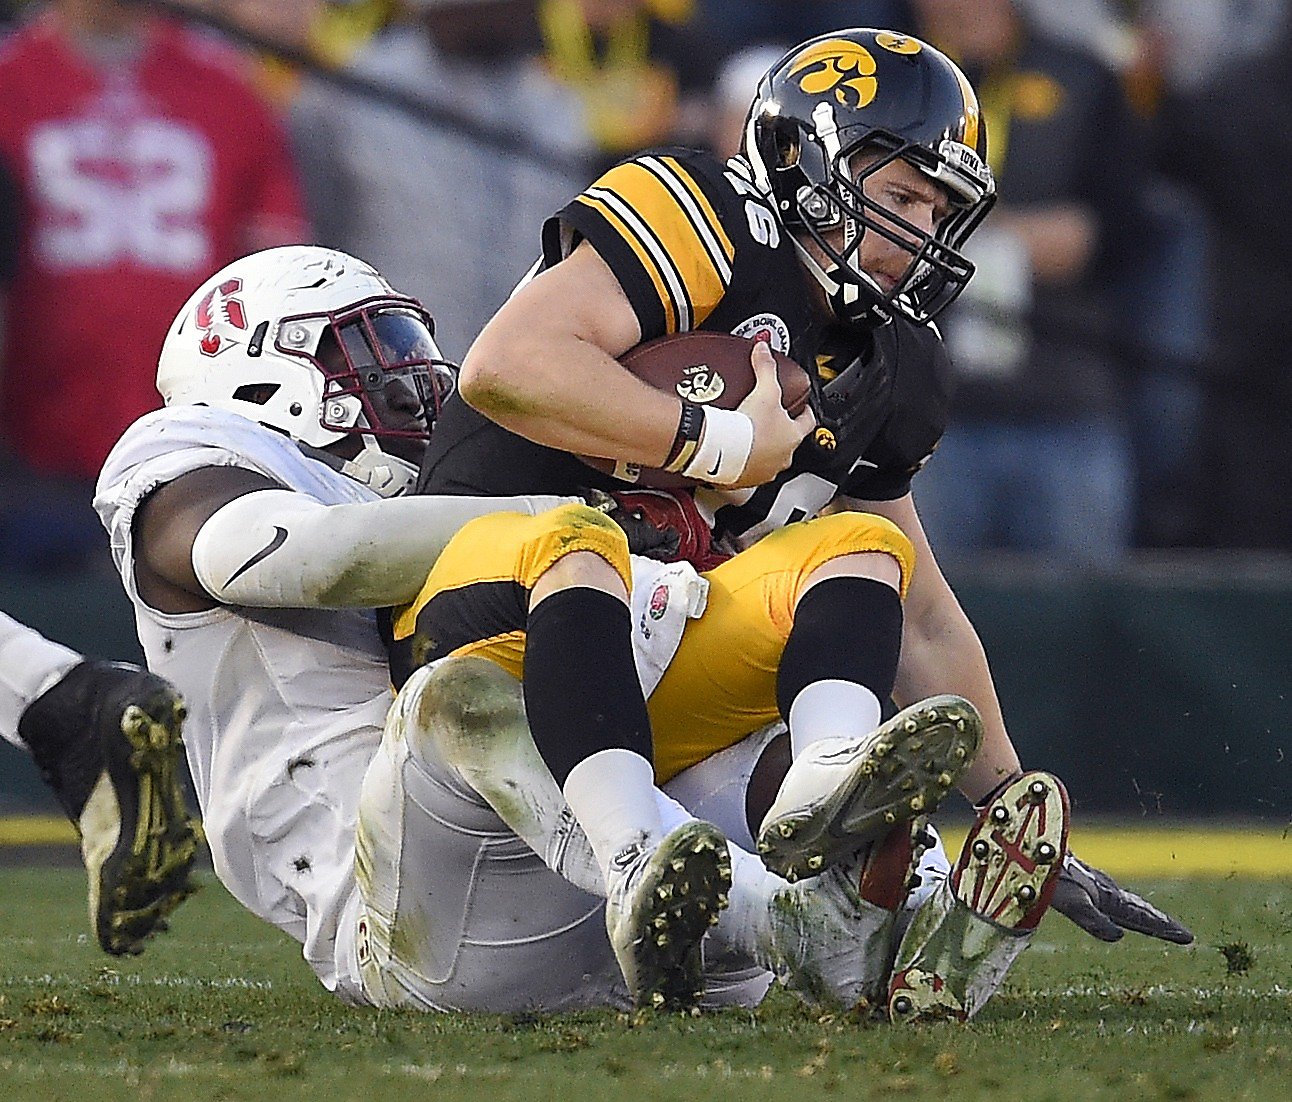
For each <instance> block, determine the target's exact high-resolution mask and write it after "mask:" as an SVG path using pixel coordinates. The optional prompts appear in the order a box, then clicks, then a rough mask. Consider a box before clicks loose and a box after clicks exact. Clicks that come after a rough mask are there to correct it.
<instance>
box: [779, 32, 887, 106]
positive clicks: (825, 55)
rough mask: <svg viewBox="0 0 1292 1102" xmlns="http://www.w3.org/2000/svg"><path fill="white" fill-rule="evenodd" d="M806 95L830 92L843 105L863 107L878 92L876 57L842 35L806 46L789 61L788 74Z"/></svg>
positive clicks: (819, 94)
mask: <svg viewBox="0 0 1292 1102" xmlns="http://www.w3.org/2000/svg"><path fill="white" fill-rule="evenodd" d="M800 73H802V74H803V75H802V76H800V77H799V87H800V88H802V89H803V91H804V92H806V93H807V94H808V95H809V96H821V95H825V94H826V93H827V92H833V93H834V98H835V99H836V100H837V101H838V102H839V103H841V104H843V105H844V106H845V107H865V106H866V105H867V104H869V103H870V101H871V100H873V99H874V98H875V93H876V92H877V91H879V82H878V81H877V80H875V59H874V57H873V56H872V55H871V53H870V51H869V50H867V49H866V47H865V46H859V45H857V43H855V42H849V41H848V40H847V39H845V38H829V39H827V40H826V41H824V42H818V43H817V44H816V45H814V46H809V47H808V48H807V49H806V50H804V51H803V52H802V53H801V54H799V56H798V57H796V58H795V59H794V60H793V62H791V64H790V71H789V75H790V76H797V75H798V74H800Z"/></svg>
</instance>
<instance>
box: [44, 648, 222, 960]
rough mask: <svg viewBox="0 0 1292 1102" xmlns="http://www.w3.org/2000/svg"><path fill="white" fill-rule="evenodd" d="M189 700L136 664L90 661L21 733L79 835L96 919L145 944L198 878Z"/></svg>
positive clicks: (103, 935) (116, 945)
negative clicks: (188, 778) (189, 792)
mask: <svg viewBox="0 0 1292 1102" xmlns="http://www.w3.org/2000/svg"><path fill="white" fill-rule="evenodd" d="M184 715H185V712H184V703H183V701H182V700H181V699H180V697H179V695H178V694H177V693H176V692H175V690H174V689H172V688H171V687H170V685H169V684H167V682H165V681H163V680H162V679H161V678H160V677H157V676H156V675H154V674H151V673H149V672H148V671H147V670H141V669H139V668H138V667H136V666H130V665H126V664H124V663H115V662H83V663H81V664H80V665H79V666H75V667H73V668H72V669H71V670H70V671H69V672H68V674H67V675H66V676H65V677H64V678H63V679H62V680H61V681H59V682H58V683H57V684H56V685H54V686H53V688H51V689H49V690H48V691H47V692H45V693H44V694H43V695H41V696H40V697H39V698H37V699H36V700H35V701H33V702H32V703H31V705H29V706H28V708H27V709H26V711H24V712H23V715H22V719H21V720H20V721H19V724H18V733H19V735H20V736H21V737H22V739H23V741H24V742H26V743H27V745H28V746H29V747H30V748H31V752H32V758H33V759H34V760H35V762H36V765H37V767H38V768H39V770H40V773H41V776H42V777H43V778H44V779H45V781H46V783H47V784H49V786H50V787H51V788H52V789H53V790H54V794H55V795H56V796H57V797H58V800H59V803H60V804H62V806H63V809H64V811H66V813H67V816H68V818H69V819H71V821H72V825H73V826H74V827H75V828H76V832H77V835H78V836H79V838H80V840H81V857H82V859H83V860H84V862H85V871H86V873H87V874H88V876H89V911H90V924H91V926H92V927H93V929H94V934H95V936H96V937H97V938H98V941H99V944H100V945H101V946H102V947H103V948H104V950H105V951H106V952H109V953H113V954H117V955H120V954H125V953H139V952H142V950H143V944H144V941H145V940H146V939H147V938H148V937H149V936H150V935H152V934H154V933H157V932H158V931H160V930H164V929H166V920H167V916H168V915H170V913H171V912H172V911H174V910H175V908H176V907H178V906H179V905H180V904H181V903H182V902H183V901H184V900H185V899H186V898H187V897H188V896H189V895H191V894H192V893H193V891H195V890H196V888H195V885H194V884H193V882H192V881H191V880H190V878H189V873H190V871H191V870H192V867H193V862H194V860H195V859H196V857H197V847H198V839H199V837H200V832H201V827H200V825H199V824H198V822H197V820H196V819H194V818H192V817H190V815H189V813H188V809H187V807H186V805H185V801H184V792H183V787H182V784H181V780H180V776H181V750H182V747H183V743H182V741H181V731H182V727H183V723H184Z"/></svg>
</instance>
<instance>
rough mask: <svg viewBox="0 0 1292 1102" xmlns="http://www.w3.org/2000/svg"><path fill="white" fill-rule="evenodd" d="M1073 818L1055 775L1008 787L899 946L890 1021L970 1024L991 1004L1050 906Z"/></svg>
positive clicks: (982, 815)
mask: <svg viewBox="0 0 1292 1102" xmlns="http://www.w3.org/2000/svg"><path fill="white" fill-rule="evenodd" d="M1068 820H1069V809H1068V795H1067V792H1065V791H1064V788H1063V785H1062V783H1061V782H1060V781H1059V780H1058V778H1057V777H1054V776H1051V775H1050V774H1049V773H1025V774H1023V775H1022V776H1021V777H1019V778H1017V779H1015V780H1012V781H1010V782H1009V783H1008V784H1006V785H1005V787H1004V788H1003V789H1001V791H1000V792H998V793H997V794H996V795H995V796H993V797H992V798H991V799H990V800H989V801H988V802H987V804H986V805H985V806H984V807H983V808H982V809H981V810H980V811H979V813H978V817H977V819H976V820H975V822H974V824H973V826H972V827H971V828H970V830H969V834H968V837H967V838H966V839H965V844H964V848H963V849H962V850H961V851H960V857H959V859H958V860H957V861H956V863H955V866H954V867H953V868H952V870H951V875H950V876H949V877H948V878H947V880H945V881H944V882H943V883H942V884H941V885H939V887H938V888H937V889H936V890H935V891H934V893H933V894H932V895H931V896H930V897H929V898H928V899H927V900H926V901H925V902H924V904H923V905H922V906H921V907H920V908H919V910H917V911H916V913H915V916H914V918H913V919H912V920H911V925H910V927H909V928H908V929H907V931H906V934H905V936H903V938H902V942H901V945H900V946H899V947H898V950H897V960H896V963H895V965H894V968H893V975H892V978H891V979H890V981H889V986H888V1014H889V1017H890V1018H891V1019H892V1020H893V1021H895V1022H898V1021H902V1022H914V1021H925V1020H930V1019H953V1020H957V1021H965V1020H967V1019H968V1018H971V1017H973V1015H974V1014H976V1013H977V1012H978V1011H979V1010H980V1009H981V1008H982V1007H983V1005H984V1004H985V1003H986V1002H987V1000H988V999H989V998H991V996H992V995H993V994H994V993H995V992H996V990H997V988H999V987H1000V985H1001V982H1002V981H1003V980H1004V978H1005V973H1006V972H1007V971H1008V970H1009V967H1010V965H1012V964H1013V963H1014V961H1015V960H1016V959H1018V956H1019V954H1020V953H1022V951H1023V950H1024V949H1025V948H1026V947H1027V943H1028V941H1029V940H1030V936H1031V934H1032V931H1034V930H1035V929H1036V924H1037V923H1038V922H1040V921H1041V916H1042V915H1043V914H1045V911H1046V909H1047V908H1048V907H1049V905H1050V898H1051V897H1052V896H1053V894H1054V888H1055V885H1056V883H1057V882H1058V877H1059V872H1060V870H1061V869H1062V867H1063V855H1064V853H1066V852H1067V845H1068Z"/></svg>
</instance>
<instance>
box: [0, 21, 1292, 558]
mask: <svg viewBox="0 0 1292 1102" xmlns="http://www.w3.org/2000/svg"><path fill="white" fill-rule="evenodd" d="M1287 9H1288V0H349V2H346V0H184V2H178V0H176V2H171V0H166V2H158V3H145V2H139V3H122V2H119V0H49V2H46V3H36V2H28V3H23V2H13V0H10V2H8V3H4V2H0V39H2V41H0V567H2V568H4V569H14V568H17V569H25V570H32V571H46V572H47V571H57V570H61V569H65V568H66V569H73V570H84V569H87V567H88V568H89V569H94V568H95V567H94V564H106V562H107V556H106V555H104V554H103V545H104V537H103V535H102V533H101V531H100V529H99V527H98V524H97V521H96V520H95V518H94V517H93V514H92V513H91V511H90V508H89V498H90V491H91V487H92V485H93V480H94V477H95V475H96V473H97V470H98V467H99V464H100V462H101V460H102V458H103V457H104V455H105V454H106V453H107V450H108V448H109V447H110V445H111V443H112V442H113V441H114V440H115V438H116V436H117V435H118V434H119V433H120V432H121V430H122V429H123V428H124V427H125V426H126V425H127V424H128V423H129V422H130V421H131V420H133V419H134V418H135V417H136V416H138V415H139V414H140V413H142V412H144V411H145V410H147V409H149V408H152V407H153V406H155V405H156V404H158V398H157V395H156V393H155V391H154V390H153V386H152V380H153V370H154V365H155V357H156V352H157V349H158V348H159V346H160V344H161V340H162V337H163V334H164V331H165V327H166V325H167V324H168V322H169V321H170V319H171V318H172V317H173V315H174V314H175V312H176V311H177V309H178V307H179V306H180V304H181V303H182V302H183V300H184V299H185V298H186V297H187V295H188V293H189V291H190V290H191V289H192V288H193V287H195V286H196V285H197V284H198V283H199V282H200V281H201V279H203V278H204V277H205V276H206V275H207V274H208V273H209V272H210V271H211V270H212V269H214V268H215V267H217V266H219V265H221V264H223V263H225V262H227V261H228V260H231V259H233V258H234V257H235V256H238V255H241V254H242V253H244V252H247V251H250V250H253V249H256V248H260V247H263V246H266V245H270V244H275V243H286V242H290V241H304V240H309V241H317V242H319V243H322V244H325V245H330V246H335V247H338V248H341V249H345V250H347V251H350V252H353V253H355V254H357V255H359V256H361V257H363V258H365V259H367V260H368V261H370V262H372V263H373V264H375V265H376V266H377V267H378V268H379V269H380V270H381V271H383V273H385V274H386V275H387V276H388V277H389V278H390V279H391V281H392V282H393V283H394V284H395V285H396V286H398V287H399V288H400V289H402V290H405V291H407V292H409V293H412V294H415V295H417V296H418V297H420V298H422V299H423V300H424V301H425V302H426V304H427V305H428V307H429V308H430V310H431V312H432V313H433V314H434V315H435V317H436V319H437V325H438V332H439V336H440V338H441V344H442V347H443V349H444V351H445V352H446V354H447V355H449V356H450V357H451V358H460V357H461V356H462V354H463V353H464V352H465V350H466V348H467V346H468V344H469V342H470V340H471V338H472V336H473V335H474V334H475V333H476V332H477V331H478V330H479V329H480V327H481V326H482V325H483V323H484V322H485V320H486V319H487V318H488V317H489V316H490V314H491V313H492V312H493V311H494V310H495V309H496V308H497V306H498V305H499V304H500V303H501V302H502V300H503V299H504V298H505V296H506V295H507V293H508V292H509V291H510V290H511V288H512V287H513V286H514V285H515V283H516V282H517V280H518V279H519V278H520V277H521V276H522V275H523V274H524V273H525V271H526V270H527V269H528V268H529V267H530V265H531V264H532V263H533V261H534V259H535V257H536V256H537V250H538V232H539V227H540V225H541V223H542V221H543V219H544V218H545V217H546V216H547V215H549V214H550V213H552V212H554V211H555V210H557V209H558V208H559V207H560V206H562V205H563V204H564V202H566V201H567V199H568V198H569V197H570V196H571V195H572V194H574V193H575V192H576V191H578V190H579V189H581V188H582V187H583V186H584V185H585V184H586V183H587V182H588V181H590V180H591V179H592V177H593V176H594V175H595V174H596V172H597V171H599V169H601V168H603V167H604V166H606V165H608V164H610V163H612V162H613V161H614V160H615V159H617V158H619V157H621V156H623V155H626V154H628V153H630V152H632V151H634V150H636V149H638V148H641V147H644V146H648V145H654V144H664V143H680V144H686V145H700V146H707V147H710V148H712V149H714V150H715V151H717V152H720V153H723V154H730V153H733V152H734V151H735V150H736V147H737V145H738V142H739V138H740V131H741V128H742V123H743V118H744V112H745V110H746V108H747V107H748V104H749V101H750V99H751V97H752V94H753V91H754V87H755V83H756V81H757V79H758V77H759V75H761V73H762V72H763V71H764V70H765V69H767V68H768V67H769V66H770V65H771V64H772V63H773V62H774V61H775V60H776V58H777V57H778V56H779V55H780V54H781V53H782V52H784V50H785V49H787V48H788V47H790V46H792V45H794V44H795V43H796V42H798V41H801V40H803V39H805V38H807V37H810V36H812V35H815V34H818V33H822V32H825V31H828V30H831V29H833V28H836V27H840V26H865V25H869V26H886V27H889V28H892V29H896V30H899V31H906V32H909V33H914V34H917V35H919V36H920V37H922V38H925V39H927V40H929V41H931V42H932V43H934V44H935V45H937V46H939V47H940V48H941V49H943V50H944V51H945V52H947V53H948V54H950V55H951V56H952V57H953V58H955V59H956V60H957V61H959V62H960V64H961V65H962V67H963V68H964V69H965V70H966V71H967V72H968V73H969V75H970V77H971V79H972V80H973V82H974V84H975V86H976V87H977V88H978V89H979V93H980V97H981V99H982V102H983V106H984V111H985V114H986V117H987V121H988V132H989V135H990V139H991V150H990V159H991V163H992V166H993V168H994V169H995V171H996V174H997V178H998V181H999V186H1000V202H999V204H998V206H997V208H996V211H995V212H994V213H993V214H992V216H991V218H990V219H989V220H988V222H987V223H986V225H985V226H984V228H983V229H981V230H980V231H979V233H978V234H977V235H976V237H975V238H974V239H973V240H972V242H971V243H970V247H969V252H970V254H971V257H972V259H973V260H974V261H975V262H976V263H977V265H978V268H979V274H978V275H977V277H976V278H975V280H974V282H973V284H972V285H971V287H970V290H969V291H967V292H966V293H965V294H964V296H962V298H961V300H960V301H959V302H958V303H957V304H956V305H955V306H954V307H953V308H952V310H950V311H948V313H947V315H945V318H944V323H943V325H942V328H943V331H944V333H945V335H946V338H947V341H948V343H949V345H950V347H951V349H952V353H953V358H954V360H955V363H956V365H957V371H958V373H959V375H960V381H959V392H958V398H957V404H956V410H955V414H954V417H953V428H952V429H951V431H950V432H949V433H948V434H947V437H946V439H945V441H944V443H943V445H942V446H941V448H940V449H939V451H938V452H937V453H936V454H935V456H934V458H933V460H932V461H931V462H930V463H929V465H928V467H927V468H926V470H925V472H923V473H922V474H921V476H920V477H919V479H918V480H917V482H916V499H917V502H918V503H919V504H920V506H921V512H922V514H923V515H924V518H925V522H926V525H927V527H928V528H929V529H930V532H931V535H932V538H933V541H934V545H935V546H937V547H939V548H940V550H941V554H942V556H943V558H944V559H948V560H952V561H954V560H956V559H957V558H966V559H970V560H972V559H974V558H975V557H977V556H981V555H984V554H990V553H995V552H1021V553H1037V554H1039V555H1043V556H1046V557H1048V558H1052V559H1057V560H1059V561H1061V562H1063V563H1071V564H1073V565H1074V566H1080V567H1091V568H1095V569H1102V568H1106V567H1111V566H1116V565H1117V564H1119V563H1122V562H1125V561H1127V560H1128V559H1130V558H1131V557H1134V556H1137V555H1139V554H1140V553H1142V552H1150V551H1157V550H1162V549H1168V548H1189V549H1231V550H1233V549H1246V550H1250V551H1255V552H1292V505H1290V504H1289V501H1290V500H1292V495H1289V492H1288V491H1289V487H1290V486H1292V444H1290V441H1292V430H1290V429H1289V424H1288V422H1289V420H1292V352H1290V351H1289V344H1288V339H1287V332H1286V329H1287V323H1286V320H1285V319H1286V318H1287V316H1288V314H1289V312H1290V311H1292V209H1290V208H1292V50H1290V48H1289V43H1290V39H1289V18H1288V10H1287ZM185 11H187V12H188V13H190V14H191V15H192V16H194V17H195V19H184V20H181V19H180V18H179V16H180V15H181V13H182V12H185ZM1274 558H1275V561H1282V562H1286V561H1287V560H1282V559H1280V558H1279V557H1278V556H1275V557H1274Z"/></svg>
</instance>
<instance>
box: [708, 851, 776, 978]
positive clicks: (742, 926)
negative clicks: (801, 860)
mask: <svg viewBox="0 0 1292 1102" xmlns="http://www.w3.org/2000/svg"><path fill="white" fill-rule="evenodd" d="M727 852H728V853H730V854H731V891H730V892H729V893H728V894H727V898H728V903H727V909H726V910H725V911H723V912H722V914H721V915H720V916H719V918H718V924H717V925H716V926H715V927H714V928H713V931H712V933H711V935H710V936H711V937H713V938H714V939H715V940H716V941H717V942H718V943H720V944H721V945H722V946H723V947H724V948H726V949H729V950H732V951H734V952H737V953H739V954H740V955H741V956H742V957H744V958H745V959H747V960H749V961H750V962H752V963H755V964H757V965H759V966H760V967H762V968H769V967H771V965H770V963H769V961H770V953H769V947H770V945H771V941H772V928H771V899H772V896H773V895H774V894H775V893H776V892H777V891H779V890H780V889H782V888H784V887H785V886H786V885H785V881H784V880H782V879H781V878H780V877H779V876H776V875H775V874H774V873H770V872H768V871H767V866H766V865H764V864H763V862H762V860H761V858H758V857H755V856H754V855H753V854H752V853H748V852H746V851H745V850H743V849H741V848H740V847H738V846H733V845H731V844H730V843H728V844H727Z"/></svg>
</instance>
